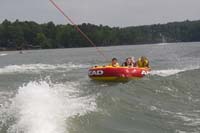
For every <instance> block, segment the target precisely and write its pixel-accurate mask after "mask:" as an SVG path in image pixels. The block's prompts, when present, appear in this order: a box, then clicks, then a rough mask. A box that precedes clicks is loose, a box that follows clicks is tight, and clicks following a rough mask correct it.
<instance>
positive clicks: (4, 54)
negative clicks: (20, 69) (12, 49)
mask: <svg viewBox="0 0 200 133" xmlns="http://www.w3.org/2000/svg"><path fill="white" fill-rule="evenodd" d="M6 55H8V54H6V53H3V54H0V56H6Z"/></svg>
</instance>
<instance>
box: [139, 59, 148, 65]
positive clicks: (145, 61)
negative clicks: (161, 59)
mask: <svg viewBox="0 0 200 133" xmlns="http://www.w3.org/2000/svg"><path fill="white" fill-rule="evenodd" d="M137 65H138V67H149V61H148V60H147V59H144V61H142V59H141V58H139V59H138V62H137Z"/></svg>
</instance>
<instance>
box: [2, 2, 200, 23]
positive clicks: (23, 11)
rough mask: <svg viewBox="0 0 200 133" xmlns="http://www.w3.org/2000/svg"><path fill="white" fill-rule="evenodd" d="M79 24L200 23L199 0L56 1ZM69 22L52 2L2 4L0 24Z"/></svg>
mask: <svg viewBox="0 0 200 133" xmlns="http://www.w3.org/2000/svg"><path fill="white" fill-rule="evenodd" d="M54 1H55V2H56V3H57V4H58V5H60V7H61V8H62V9H63V10H64V11H65V13H66V14H67V15H69V16H70V17H71V18H72V19H73V20H74V21H75V22H76V23H84V22H86V23H93V24H103V25H109V26H120V27H125V26H136V25H146V24H157V23H166V22H172V21H183V20H186V19H189V20H198V19H200V0H54ZM4 19H8V20H12V21H13V20H15V19H19V20H32V21H36V22H38V23H44V22H48V21H53V22H55V23H56V24H66V23H67V22H68V21H66V20H65V18H64V17H63V16H62V15H61V14H60V13H59V12H58V11H57V10H56V9H55V8H54V7H53V6H52V5H51V3H50V2H49V0H0V21H1V22H2V21H3V20H4Z"/></svg>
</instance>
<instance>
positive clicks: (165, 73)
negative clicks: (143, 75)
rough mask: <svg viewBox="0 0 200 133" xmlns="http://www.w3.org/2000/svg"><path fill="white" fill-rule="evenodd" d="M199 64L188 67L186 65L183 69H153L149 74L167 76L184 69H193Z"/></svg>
mask: <svg viewBox="0 0 200 133" xmlns="http://www.w3.org/2000/svg"><path fill="white" fill-rule="evenodd" d="M199 68H200V66H190V67H186V68H183V69H166V70H153V71H151V73H150V74H151V75H159V76H162V77H167V76H170V75H175V74H178V73H180V72H184V71H188V70H195V69H199Z"/></svg>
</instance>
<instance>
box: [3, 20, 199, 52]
mask: <svg viewBox="0 0 200 133" xmlns="http://www.w3.org/2000/svg"><path fill="white" fill-rule="evenodd" d="M78 26H79V28H80V29H81V30H82V31H83V32H84V33H85V34H86V35H88V36H89V38H91V40H92V41H93V42H94V43H95V44H96V45H97V46H110V45H126V44H130V45H134V44H144V43H160V42H163V40H164V41H165V42H189V41H200V21H188V20H187V21H184V22H173V23H167V24H157V25H149V26H137V27H125V28H118V27H112V28H111V27H109V26H103V25H99V26H97V25H93V24H87V23H83V24H81V25H78ZM89 46H91V45H90V44H89V43H88V42H87V40H86V39H85V38H83V37H82V36H81V35H80V33H78V32H77V31H76V29H75V28H74V27H73V26H72V25H70V24H67V25H55V24H54V23H53V22H48V23H45V24H37V23H35V22H32V21H24V22H20V21H19V20H16V21H15V22H10V21H8V20H4V21H3V22H2V23H1V24H0V49H10V50H12V49H13V50H16V49H33V48H44V49H45V48H71V47H89Z"/></svg>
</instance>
